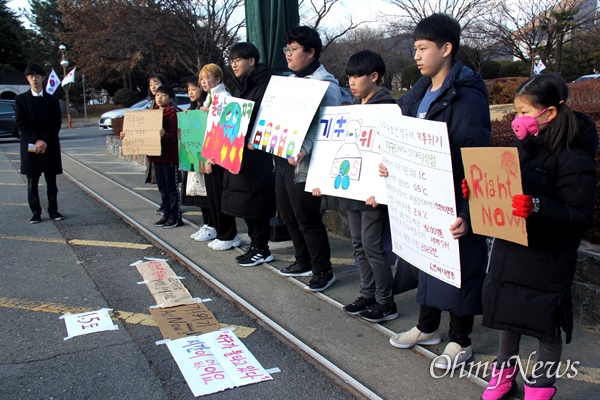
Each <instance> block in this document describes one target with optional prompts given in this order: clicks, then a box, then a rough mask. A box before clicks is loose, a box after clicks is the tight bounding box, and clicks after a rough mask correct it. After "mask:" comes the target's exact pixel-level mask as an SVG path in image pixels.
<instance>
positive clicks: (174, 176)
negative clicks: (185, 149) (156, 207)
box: [148, 85, 183, 229]
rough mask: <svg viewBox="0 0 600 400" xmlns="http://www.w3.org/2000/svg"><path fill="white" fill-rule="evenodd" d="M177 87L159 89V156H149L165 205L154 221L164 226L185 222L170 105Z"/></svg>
mask: <svg viewBox="0 0 600 400" xmlns="http://www.w3.org/2000/svg"><path fill="white" fill-rule="evenodd" d="M174 99H175V91H174V90H173V88H172V87H171V86H168V85H162V86H160V87H159V88H158V89H157V90H156V96H155V99H154V100H155V102H156V106H157V107H158V108H159V109H161V110H163V123H162V129H161V130H160V147H161V154H160V156H149V157H148V158H149V160H150V162H152V163H153V164H152V165H153V166H154V169H155V172H156V183H157V185H158V190H159V191H160V197H161V199H162V204H163V207H164V215H163V216H162V218H161V219H160V220H158V221H157V222H156V223H155V224H154V225H155V226H162V227H163V228H165V229H170V228H176V227H178V226H182V225H183V221H182V219H181V206H180V203H179V188H178V185H179V182H178V180H179V149H178V146H177V111H176V110H175V109H174V108H173V107H172V106H171V102H172V101H173V100H174Z"/></svg>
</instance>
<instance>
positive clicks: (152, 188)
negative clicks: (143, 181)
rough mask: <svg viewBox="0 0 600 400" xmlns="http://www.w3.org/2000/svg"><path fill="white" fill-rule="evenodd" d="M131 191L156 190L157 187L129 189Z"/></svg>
mask: <svg viewBox="0 0 600 400" xmlns="http://www.w3.org/2000/svg"><path fill="white" fill-rule="evenodd" d="M131 190H158V187H135V188H131Z"/></svg>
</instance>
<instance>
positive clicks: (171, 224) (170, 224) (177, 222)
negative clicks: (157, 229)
mask: <svg viewBox="0 0 600 400" xmlns="http://www.w3.org/2000/svg"><path fill="white" fill-rule="evenodd" d="M163 218H164V217H163ZM161 219H162V218H161ZM157 226H158V225H157ZM178 226H183V221H182V220H181V218H177V219H168V220H167V222H165V223H164V224H163V225H162V227H163V229H171V228H177V227H178Z"/></svg>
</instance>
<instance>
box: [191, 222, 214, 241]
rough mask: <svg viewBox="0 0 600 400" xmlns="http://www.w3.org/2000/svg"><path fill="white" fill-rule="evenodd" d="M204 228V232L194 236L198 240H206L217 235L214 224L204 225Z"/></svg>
mask: <svg viewBox="0 0 600 400" xmlns="http://www.w3.org/2000/svg"><path fill="white" fill-rule="evenodd" d="M202 228H203V229H202V232H200V233H198V234H197V235H196V237H195V238H194V240H195V241H196V242H206V241H209V240H213V239H214V238H216V237H217V230H216V229H215V228H213V227H212V226H208V225H204V226H203V227H202Z"/></svg>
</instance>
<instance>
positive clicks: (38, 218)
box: [29, 214, 42, 224]
mask: <svg viewBox="0 0 600 400" xmlns="http://www.w3.org/2000/svg"><path fill="white" fill-rule="evenodd" d="M40 222H42V217H41V216H40V214H33V216H32V217H31V219H30V220H29V223H30V224H39V223H40Z"/></svg>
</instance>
